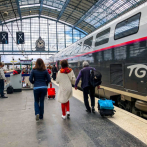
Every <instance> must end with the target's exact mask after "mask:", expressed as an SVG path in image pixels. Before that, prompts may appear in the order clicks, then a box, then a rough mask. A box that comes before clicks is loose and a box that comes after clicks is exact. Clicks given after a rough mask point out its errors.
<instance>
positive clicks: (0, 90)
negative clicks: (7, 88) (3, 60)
mask: <svg viewBox="0 0 147 147" xmlns="http://www.w3.org/2000/svg"><path fill="white" fill-rule="evenodd" d="M0 94H1V97H3V96H4V80H3V79H0Z"/></svg>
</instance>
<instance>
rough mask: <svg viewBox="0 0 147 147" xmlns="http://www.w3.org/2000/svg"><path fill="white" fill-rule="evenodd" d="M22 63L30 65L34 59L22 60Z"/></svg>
mask: <svg viewBox="0 0 147 147" xmlns="http://www.w3.org/2000/svg"><path fill="white" fill-rule="evenodd" d="M20 63H21V64H22V65H30V64H31V63H32V60H20Z"/></svg>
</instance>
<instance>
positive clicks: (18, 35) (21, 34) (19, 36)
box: [16, 32, 25, 44]
mask: <svg viewBox="0 0 147 147" xmlns="http://www.w3.org/2000/svg"><path fill="white" fill-rule="evenodd" d="M16 40H17V44H24V43H25V42H24V32H16Z"/></svg>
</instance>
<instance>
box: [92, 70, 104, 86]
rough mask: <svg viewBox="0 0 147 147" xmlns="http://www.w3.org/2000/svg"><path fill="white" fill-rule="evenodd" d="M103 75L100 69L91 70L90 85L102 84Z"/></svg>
mask: <svg viewBox="0 0 147 147" xmlns="http://www.w3.org/2000/svg"><path fill="white" fill-rule="evenodd" d="M101 79H102V75H101V73H100V72H99V71H95V70H90V81H89V82H90V85H91V86H92V87H96V86H99V85H101V83H102V81H101Z"/></svg>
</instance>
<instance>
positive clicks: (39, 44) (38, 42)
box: [36, 37, 45, 49]
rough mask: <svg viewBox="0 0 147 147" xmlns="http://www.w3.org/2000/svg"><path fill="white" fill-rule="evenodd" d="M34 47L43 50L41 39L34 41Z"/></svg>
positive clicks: (43, 45)
mask: <svg viewBox="0 0 147 147" xmlns="http://www.w3.org/2000/svg"><path fill="white" fill-rule="evenodd" d="M36 47H37V48H40V49H42V48H45V42H44V41H43V40H42V38H41V37H39V39H38V40H37V41H36Z"/></svg>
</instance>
